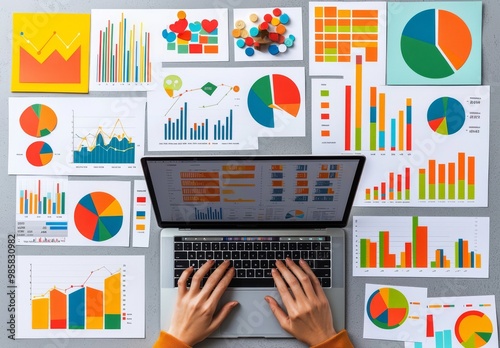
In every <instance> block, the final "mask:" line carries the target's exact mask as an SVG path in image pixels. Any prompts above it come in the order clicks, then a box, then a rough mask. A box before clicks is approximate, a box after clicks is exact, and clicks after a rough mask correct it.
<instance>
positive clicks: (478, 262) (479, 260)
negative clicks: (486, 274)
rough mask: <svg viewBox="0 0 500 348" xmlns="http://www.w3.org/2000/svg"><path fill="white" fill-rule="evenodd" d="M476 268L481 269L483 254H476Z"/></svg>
mask: <svg viewBox="0 0 500 348" xmlns="http://www.w3.org/2000/svg"><path fill="white" fill-rule="evenodd" d="M474 267H475V268H481V254H476V262H475V263H474Z"/></svg>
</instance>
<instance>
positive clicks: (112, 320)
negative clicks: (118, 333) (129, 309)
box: [104, 314, 121, 330]
mask: <svg viewBox="0 0 500 348" xmlns="http://www.w3.org/2000/svg"><path fill="white" fill-rule="evenodd" d="M104 328H105V329H111V330H119V329H121V315H120V314H104Z"/></svg>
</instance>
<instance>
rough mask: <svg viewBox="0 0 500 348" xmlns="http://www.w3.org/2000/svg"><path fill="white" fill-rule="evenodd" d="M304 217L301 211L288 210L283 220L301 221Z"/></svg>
mask: <svg viewBox="0 0 500 348" xmlns="http://www.w3.org/2000/svg"><path fill="white" fill-rule="evenodd" d="M304 216H305V214H304V212H303V211H302V210H290V211H289V212H288V213H286V215H285V218H286V219H303V218H304Z"/></svg>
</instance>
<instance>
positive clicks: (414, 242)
mask: <svg viewBox="0 0 500 348" xmlns="http://www.w3.org/2000/svg"><path fill="white" fill-rule="evenodd" d="M417 226H418V216H413V217H412V229H411V230H412V237H411V238H412V243H411V246H412V249H413V250H412V257H413V265H416V264H417Z"/></svg>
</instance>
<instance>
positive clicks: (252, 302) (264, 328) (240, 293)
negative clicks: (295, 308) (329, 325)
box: [211, 288, 291, 337]
mask: <svg viewBox="0 0 500 348" xmlns="http://www.w3.org/2000/svg"><path fill="white" fill-rule="evenodd" d="M267 295H269V296H272V297H274V298H275V299H276V300H277V301H278V303H279V304H280V306H281V307H282V308H284V307H283V306H282V302H281V297H280V295H279V293H278V291H277V290H276V288H270V289H268V290H266V289H258V290H257V289H255V290H254V289H252V290H242V289H237V290H231V289H229V290H227V291H226V293H225V294H224V295H223V297H222V299H221V301H220V304H225V303H227V302H229V301H238V302H239V305H238V306H236V307H235V308H234V309H233V310H232V311H231V314H230V315H229V317H228V318H226V320H225V321H224V322H223V323H222V325H221V327H220V328H219V330H218V331H216V332H214V333H213V334H212V336H211V337H291V336H290V335H289V334H288V333H286V332H285V331H284V330H283V329H282V328H281V326H280V325H279V323H278V321H277V320H276V318H275V317H274V314H273V313H272V311H271V309H270V308H269V304H268V303H267V302H266V300H264V297H265V296H267Z"/></svg>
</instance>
